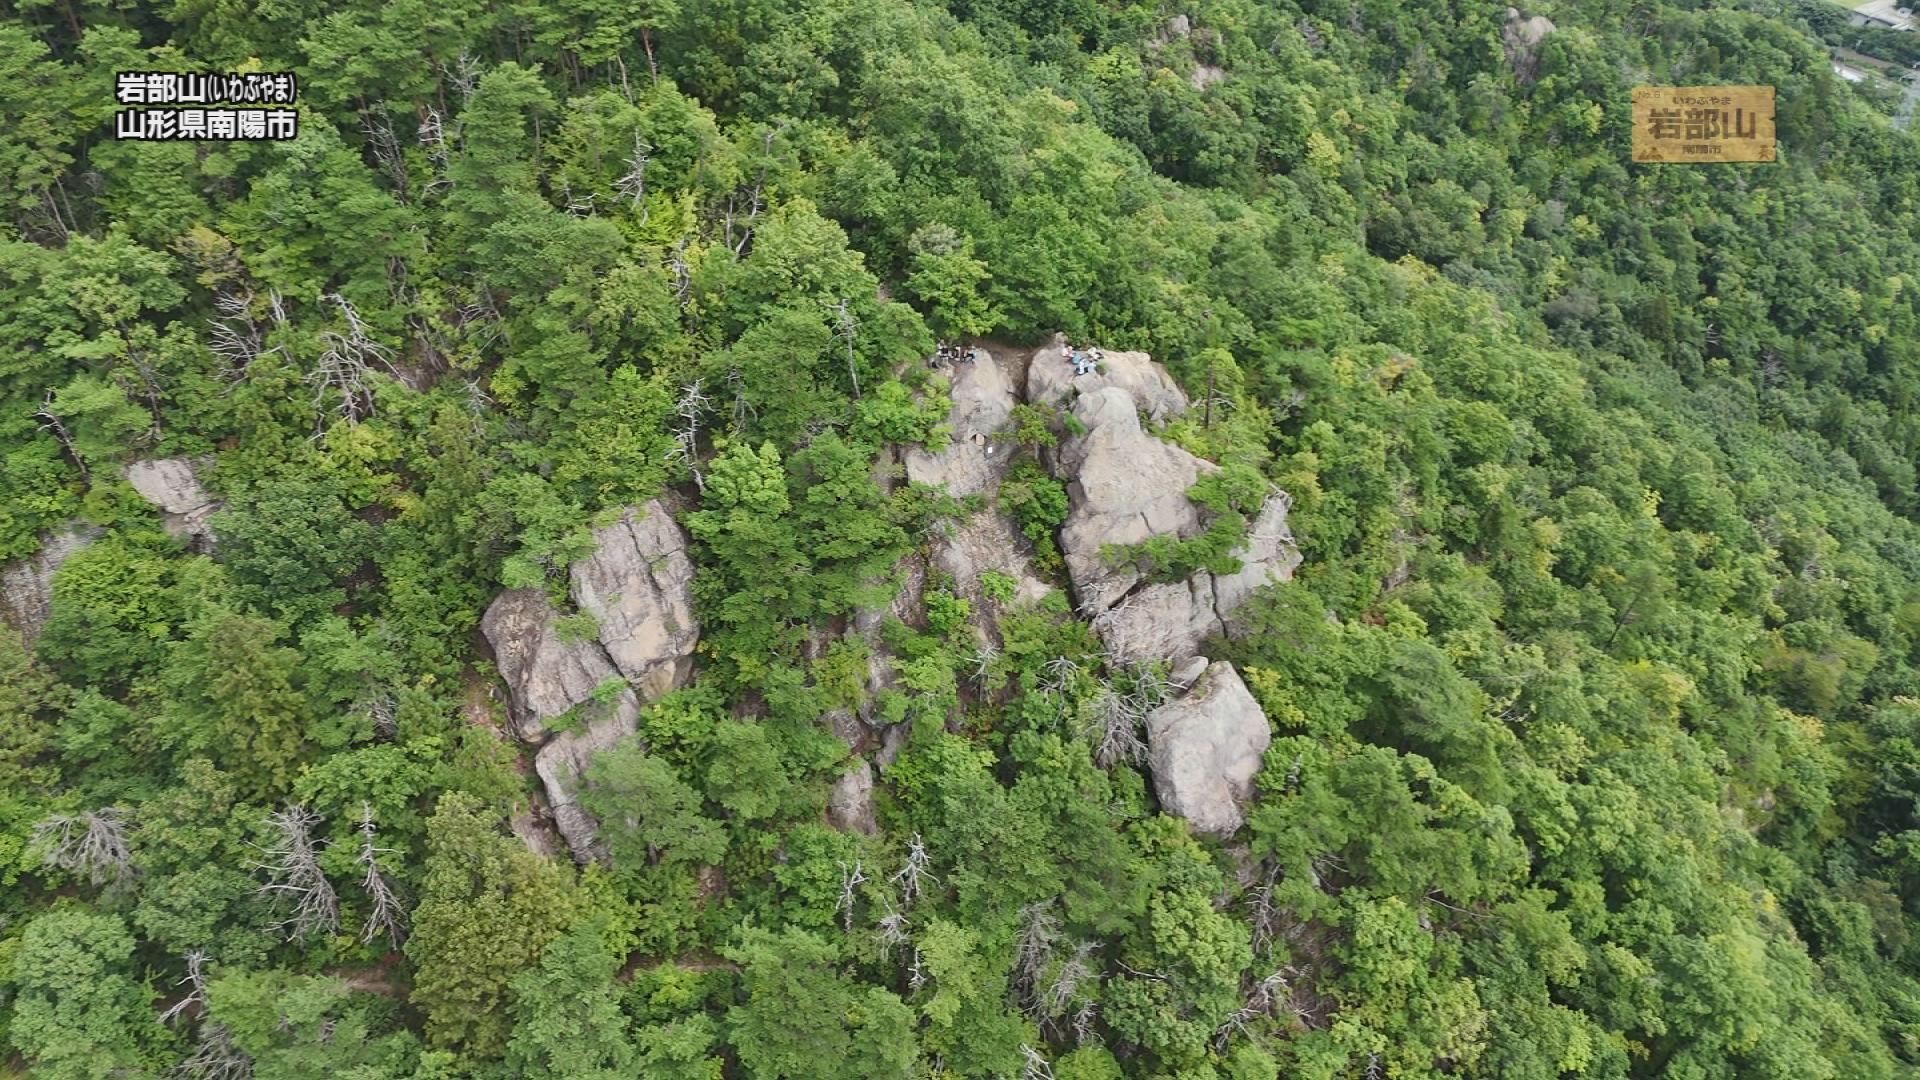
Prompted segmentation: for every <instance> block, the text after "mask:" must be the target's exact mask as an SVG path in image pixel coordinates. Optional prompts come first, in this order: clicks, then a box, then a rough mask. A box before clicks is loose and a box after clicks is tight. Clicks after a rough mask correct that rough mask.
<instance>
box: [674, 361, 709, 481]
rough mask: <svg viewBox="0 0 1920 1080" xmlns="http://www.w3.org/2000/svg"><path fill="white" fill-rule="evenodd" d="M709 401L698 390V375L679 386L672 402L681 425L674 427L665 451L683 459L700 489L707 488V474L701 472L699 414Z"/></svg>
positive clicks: (675, 457) (703, 410) (677, 458)
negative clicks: (675, 399)
mask: <svg viewBox="0 0 1920 1080" xmlns="http://www.w3.org/2000/svg"><path fill="white" fill-rule="evenodd" d="M712 404H713V402H711V401H709V400H708V399H707V395H706V394H704V393H702V392H701V390H700V380H699V379H695V380H693V381H692V382H690V383H688V384H687V385H685V386H683V387H681V388H680V399H679V400H678V401H676V402H674V403H673V415H675V416H677V417H679V418H680V426H679V427H677V428H675V429H674V431H673V449H672V450H670V451H668V452H667V460H668V461H685V462H686V463H687V471H688V472H689V473H691V474H692V475H693V483H694V486H695V487H698V488H699V489H700V490H701V491H705V490H707V478H706V477H705V476H703V475H701V473H700V417H701V414H703V413H705V412H706V411H707V409H708V408H709V407H711V406H712Z"/></svg>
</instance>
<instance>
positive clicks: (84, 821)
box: [32, 806, 138, 886]
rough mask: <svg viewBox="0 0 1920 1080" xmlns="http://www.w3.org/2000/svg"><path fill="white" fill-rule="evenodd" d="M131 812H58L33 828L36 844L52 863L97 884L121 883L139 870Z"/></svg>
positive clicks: (111, 809) (42, 857) (114, 808)
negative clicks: (129, 839) (131, 838)
mask: <svg viewBox="0 0 1920 1080" xmlns="http://www.w3.org/2000/svg"><path fill="white" fill-rule="evenodd" d="M126 813H127V811H126V810H125V809H124V808H122V807H118V806H108V807H104V808H102V809H99V810H90V811H87V812H85V813H81V814H55V815H53V816H51V817H48V818H45V819H43V820H42V821H41V822H40V823H39V824H38V825H35V826H34V827H33V839H32V846H33V847H34V848H35V849H37V850H38V851H39V852H40V860H41V861H42V862H44V863H46V864H47V865H48V866H53V867H57V868H59V869H61V870H65V871H67V872H69V873H78V874H84V875H86V877H87V880H88V881H90V882H92V883H93V884H94V885H96V886H98V885H105V884H114V885H118V884H120V883H121V882H123V881H125V880H126V879H128V878H130V877H132V876H134V875H135V874H136V873H138V870H136V869H135V868H134V865H133V849H132V848H131V847H129V846H128V844H127V822H126Z"/></svg>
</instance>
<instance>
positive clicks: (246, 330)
mask: <svg viewBox="0 0 1920 1080" xmlns="http://www.w3.org/2000/svg"><path fill="white" fill-rule="evenodd" d="M213 310H214V311H215V312H217V313H218V314H217V315H216V316H215V317H214V318H212V319H209V320H207V324H208V325H209V326H210V327H211V328H212V329H211V332H209V334H208V335H207V348H208V350H209V351H211V352H212V353H213V354H214V355H215V356H218V357H219V358H220V359H222V360H224V361H226V367H224V368H222V369H221V371H220V375H221V377H222V378H224V379H226V380H227V381H228V382H229V383H238V382H240V381H241V380H243V379H245V378H246V377H247V375H248V373H249V372H250V371H251V369H252V368H253V365H254V364H255V363H257V362H258V361H259V360H260V359H261V358H262V357H266V356H271V355H273V354H275V353H278V354H279V355H280V356H281V358H282V359H285V358H286V355H287V350H286V347H285V346H283V345H273V346H269V345H268V344H267V335H268V333H269V332H271V331H274V330H284V329H286V325H287V308H286V302H285V301H284V300H282V299H281V296H280V290H278V289H274V290H272V291H270V292H269V293H267V321H266V322H265V323H262V322H260V321H258V320H256V319H255V318H254V317H253V293H252V292H247V293H228V292H222V293H219V294H218V295H216V296H215V297H214V298H213Z"/></svg>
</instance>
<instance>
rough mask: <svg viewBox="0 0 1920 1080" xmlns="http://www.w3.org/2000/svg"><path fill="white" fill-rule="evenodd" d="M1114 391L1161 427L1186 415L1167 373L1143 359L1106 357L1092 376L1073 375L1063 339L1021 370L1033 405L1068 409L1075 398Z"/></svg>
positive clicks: (1036, 353) (1139, 356)
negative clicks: (1127, 398)
mask: <svg viewBox="0 0 1920 1080" xmlns="http://www.w3.org/2000/svg"><path fill="white" fill-rule="evenodd" d="M1108 387H1115V388H1118V389H1120V390H1123V391H1125V392H1126V394H1127V396H1128V397H1130V398H1132V399H1133V404H1134V407H1135V408H1136V409H1138V410H1139V411H1140V412H1143V413H1146V414H1147V418H1148V419H1149V420H1152V421H1153V422H1154V423H1156V424H1159V423H1165V422H1167V421H1169V420H1172V419H1174V418H1175V417H1177V416H1179V415H1180V414H1182V413H1184V412H1186V411H1187V395H1186V394H1185V393H1184V392H1183V391H1182V390H1181V389H1180V384H1179V383H1176V382H1174V381H1173V376H1171V375H1169V374H1167V369H1166V368H1164V367H1161V366H1160V365H1159V364H1156V363H1154V362H1153V358H1152V357H1150V356H1148V355H1147V354H1146V353H1138V352H1110V353H1106V355H1105V359H1103V360H1101V361H1100V365H1099V367H1098V369H1097V370H1095V371H1091V372H1088V373H1087V374H1085V375H1075V374H1074V373H1073V363H1072V362H1071V360H1069V358H1068V353H1067V343H1066V340H1065V339H1064V338H1061V337H1055V338H1054V341H1053V344H1051V345H1048V346H1045V347H1044V348H1040V349H1035V350H1034V352H1033V358H1032V360H1031V361H1030V362H1029V363H1028V365H1027V400H1028V401H1030V402H1033V403H1034V404H1037V405H1052V406H1054V407H1056V408H1069V407H1071V406H1072V405H1073V399H1074V398H1075V397H1086V396H1087V395H1089V394H1092V393H1094V392H1095V391H1097V390H1103V389H1106V388H1108Z"/></svg>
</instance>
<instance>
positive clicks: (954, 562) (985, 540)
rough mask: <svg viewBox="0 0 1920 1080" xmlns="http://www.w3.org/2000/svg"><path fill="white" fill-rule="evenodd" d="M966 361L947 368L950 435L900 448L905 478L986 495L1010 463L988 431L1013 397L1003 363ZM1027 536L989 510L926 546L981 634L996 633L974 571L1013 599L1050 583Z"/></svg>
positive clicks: (985, 357) (1007, 449)
mask: <svg viewBox="0 0 1920 1080" xmlns="http://www.w3.org/2000/svg"><path fill="white" fill-rule="evenodd" d="M974 352H975V355H976V357H977V358H976V359H975V361H974V362H973V363H971V364H958V365H955V366H954V367H952V368H949V369H948V377H949V378H950V379H951V380H952V381H951V386H950V388H949V393H950V395H951V397H952V399H953V407H952V408H951V409H950V410H949V411H948V413H947V426H948V427H949V428H951V429H952V432H953V441H952V442H951V443H949V444H948V445H947V446H945V447H942V448H941V449H940V450H938V451H937V452H932V451H928V450H925V449H922V448H919V447H910V448H908V449H907V451H906V453H905V464H906V470H907V479H909V480H911V481H913V482H914V483H917V484H931V485H935V486H938V487H943V488H945V489H946V491H947V494H949V495H953V496H956V497H964V496H968V495H986V496H989V497H991V496H992V495H993V494H994V492H996V491H998V490H999V487H1000V481H1001V480H1002V479H1004V478H1005V477H1006V474H1007V470H1008V468H1009V467H1011V465H1012V463H1013V456H1014V447H1013V446H1012V444H1010V443H1007V442H1004V441H996V440H995V439H994V435H995V434H997V433H1000V432H1004V431H1007V430H1008V429H1009V428H1011V426H1012V419H1013V408H1014V406H1015V405H1017V404H1018V403H1019V393H1018V389H1017V388H1016V386H1015V384H1014V377H1013V375H1012V374H1010V373H1009V371H1008V369H1007V367H1006V366H1005V365H1004V364H1003V362H1002V361H1001V360H1000V359H999V358H998V357H996V356H994V355H993V354H992V353H990V352H988V351H987V350H985V349H975V350H974ZM1027 546H1028V545H1027V543H1026V540H1025V538H1024V537H1022V536H1021V535H1020V534H1019V532H1018V530H1016V529H1015V528H1014V526H1013V523H1012V522H1010V521H1008V520H1007V519H1006V518H1005V517H1003V516H1001V515H1000V514H998V513H996V512H994V511H992V510H983V511H981V512H979V513H976V514H974V515H973V516H972V517H970V518H968V519H967V520H966V521H962V522H955V523H952V524H951V525H949V526H948V527H947V528H946V530H945V531H944V533H943V534H942V535H940V536H939V537H937V538H936V539H935V541H934V543H933V545H932V550H931V551H930V553H929V554H930V556H931V561H932V566H933V568H934V569H937V570H939V571H941V572H943V573H945V574H947V575H949V576H951V577H952V578H953V580H954V584H955V586H956V587H957V588H958V589H959V591H960V594H961V595H962V596H964V597H965V598H966V599H967V600H968V601H969V602H970V603H971V604H972V605H973V610H974V611H975V613H976V614H977V615H978V616H979V617H980V618H979V622H978V624H977V625H979V627H980V630H981V632H982V633H983V634H985V635H986V636H988V637H994V636H996V635H997V633H998V626H997V622H996V620H995V619H994V618H993V611H994V608H995V604H994V602H993V601H992V600H991V599H989V598H988V597H987V595H986V592H985V589H984V587H983V586H982V585H981V575H982V574H983V573H985V572H987V571H993V572H995V573H999V574H1005V575H1006V576H1008V577H1010V578H1012V579H1013V580H1014V583H1015V585H1014V589H1015V592H1014V602H1015V603H1023V602H1027V601H1032V600H1038V599H1040V598H1041V597H1043V596H1045V595H1046V594H1047V593H1048V592H1049V591H1050V590H1049V589H1048V588H1047V584H1046V582H1044V581H1042V580H1040V578H1039V577H1038V576H1037V575H1036V574H1035V573H1034V572H1033V565H1032V563H1031V561H1030V560H1029V559H1028V557H1027V554H1026V551H1027Z"/></svg>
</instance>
